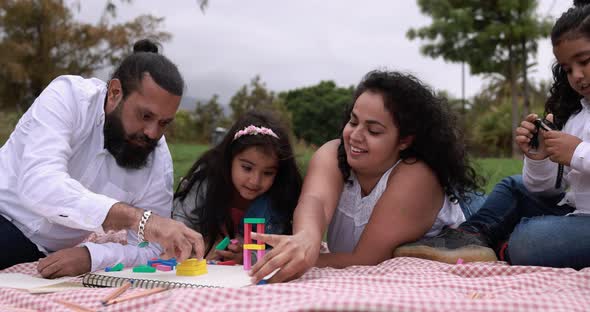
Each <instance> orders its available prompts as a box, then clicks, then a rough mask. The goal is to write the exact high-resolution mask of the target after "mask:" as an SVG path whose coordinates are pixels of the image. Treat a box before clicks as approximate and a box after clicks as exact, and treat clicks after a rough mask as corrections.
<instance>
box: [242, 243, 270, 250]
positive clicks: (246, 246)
mask: <svg viewBox="0 0 590 312" xmlns="http://www.w3.org/2000/svg"><path fill="white" fill-rule="evenodd" d="M243 248H244V249H246V250H265V249H266V245H265V244H244V247H243Z"/></svg>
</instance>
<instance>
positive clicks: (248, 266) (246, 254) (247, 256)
mask: <svg viewBox="0 0 590 312" xmlns="http://www.w3.org/2000/svg"><path fill="white" fill-rule="evenodd" d="M242 253H243V254H244V270H246V271H248V270H250V269H251V268H252V262H251V257H250V250H246V249H244V250H243V251H242Z"/></svg>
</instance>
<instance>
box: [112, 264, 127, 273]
mask: <svg viewBox="0 0 590 312" xmlns="http://www.w3.org/2000/svg"><path fill="white" fill-rule="evenodd" d="M124 267H125V266H124V265H123V263H117V265H115V266H113V267H112V268H111V272H112V271H122V270H123V268H124Z"/></svg>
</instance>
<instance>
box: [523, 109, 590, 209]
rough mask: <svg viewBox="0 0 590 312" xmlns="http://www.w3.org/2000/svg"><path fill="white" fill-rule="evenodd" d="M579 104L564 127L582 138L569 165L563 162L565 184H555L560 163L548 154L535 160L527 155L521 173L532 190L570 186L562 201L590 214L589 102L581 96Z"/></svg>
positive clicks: (551, 190)
mask: <svg viewBox="0 0 590 312" xmlns="http://www.w3.org/2000/svg"><path fill="white" fill-rule="evenodd" d="M580 105H581V110H580V112H579V113H577V114H574V115H572V116H570V118H569V119H568V121H567V122H566V124H565V126H564V127H563V129H562V131H563V132H564V133H567V134H571V135H573V136H576V137H578V138H579V139H580V140H582V142H581V143H580V144H579V145H578V146H577V147H576V149H575V151H574V154H573V156H572V160H571V162H570V166H564V172H563V181H562V187H561V188H560V189H556V188H555V181H556V178H557V166H558V165H557V163H554V162H552V161H551V160H550V159H549V158H545V159H543V160H532V159H529V158H527V157H526V156H525V159H524V167H523V173H522V174H523V182H524V185H525V186H526V188H527V189H528V190H529V191H531V192H534V193H541V194H559V193H561V192H563V191H566V190H567V192H566V194H565V197H564V198H563V200H562V201H561V202H560V203H559V204H560V205H561V204H568V205H570V206H572V207H575V208H576V210H575V211H574V212H573V213H574V214H590V104H589V103H588V101H586V100H585V99H582V100H581V101H580Z"/></svg>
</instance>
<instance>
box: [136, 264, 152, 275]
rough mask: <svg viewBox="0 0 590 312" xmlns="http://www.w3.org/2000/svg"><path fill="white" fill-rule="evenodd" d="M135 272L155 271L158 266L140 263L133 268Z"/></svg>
mask: <svg viewBox="0 0 590 312" xmlns="http://www.w3.org/2000/svg"><path fill="white" fill-rule="evenodd" d="M133 272H134V273H154V272H156V268H154V267H151V266H147V265H138V266H136V267H134V268H133Z"/></svg>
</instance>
